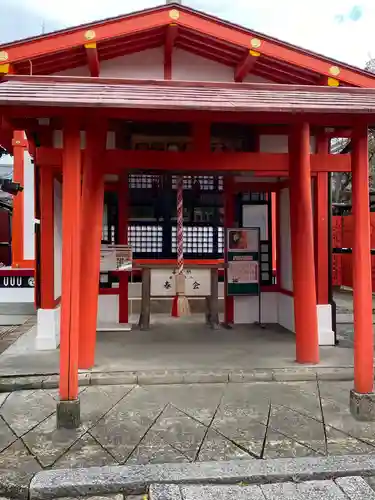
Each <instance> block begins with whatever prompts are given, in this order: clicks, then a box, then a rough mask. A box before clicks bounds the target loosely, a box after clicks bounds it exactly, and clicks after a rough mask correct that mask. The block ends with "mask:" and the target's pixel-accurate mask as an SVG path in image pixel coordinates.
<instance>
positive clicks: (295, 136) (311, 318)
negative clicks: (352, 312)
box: [289, 123, 319, 363]
mask: <svg viewBox="0 0 375 500" xmlns="http://www.w3.org/2000/svg"><path fill="white" fill-rule="evenodd" d="M289 152H290V226H291V248H292V272H293V293H294V324H295V331H296V359H297V362H298V363H318V362H319V343H318V319H317V309H316V287H315V266H314V233H313V216H312V199H311V174H310V128H309V125H308V124H307V123H302V124H301V125H300V126H296V127H293V129H292V131H291V134H290V136H289Z"/></svg>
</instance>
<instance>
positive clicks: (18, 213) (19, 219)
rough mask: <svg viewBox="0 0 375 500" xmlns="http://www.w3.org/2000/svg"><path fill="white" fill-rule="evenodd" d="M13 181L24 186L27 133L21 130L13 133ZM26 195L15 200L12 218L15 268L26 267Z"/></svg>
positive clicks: (20, 195) (13, 263) (21, 193)
mask: <svg viewBox="0 0 375 500" xmlns="http://www.w3.org/2000/svg"><path fill="white" fill-rule="evenodd" d="M12 145H13V157H14V165H13V180H14V182H19V183H20V184H21V186H23V185H24V171H23V170H24V154H25V151H26V148H27V140H26V137H25V133H24V132H23V131H21V130H15V131H14V133H13V141H12ZM23 203H24V194H23V192H22V191H21V192H19V193H18V194H17V196H14V198H13V217H12V265H13V267H24V266H23V262H24V256H23V246H24V241H23V240H24V234H23V223H24V220H23V219H24V213H23V210H24V208H23Z"/></svg>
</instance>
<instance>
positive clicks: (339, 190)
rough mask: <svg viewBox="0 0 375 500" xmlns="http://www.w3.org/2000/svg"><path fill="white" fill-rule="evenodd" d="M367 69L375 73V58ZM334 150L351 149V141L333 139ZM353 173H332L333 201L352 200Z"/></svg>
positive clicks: (373, 181)
mask: <svg viewBox="0 0 375 500" xmlns="http://www.w3.org/2000/svg"><path fill="white" fill-rule="evenodd" d="M365 69H366V70H367V71H370V72H371V73H375V59H373V58H371V59H369V61H368V62H367V63H366V65H365ZM368 142H369V187H370V189H371V188H374V187H375V128H370V129H369V136H368ZM331 150H332V152H335V153H338V154H344V153H349V152H350V151H351V141H350V139H347V138H338V139H335V140H334V141H332V144H331ZM351 185H352V175H351V173H339V172H335V173H334V174H333V175H332V201H333V203H348V202H349V203H350V201H351V187H352V186H351Z"/></svg>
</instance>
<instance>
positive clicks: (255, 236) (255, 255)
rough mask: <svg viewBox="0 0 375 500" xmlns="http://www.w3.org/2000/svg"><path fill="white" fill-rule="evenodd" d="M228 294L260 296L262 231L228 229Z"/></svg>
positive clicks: (254, 229) (256, 229)
mask: <svg viewBox="0 0 375 500" xmlns="http://www.w3.org/2000/svg"><path fill="white" fill-rule="evenodd" d="M226 250H227V251H226V256H227V270H226V272H227V294H228V295H259V294H260V286H259V261H260V230H259V228H258V227H256V228H242V229H228V231H227V239H226Z"/></svg>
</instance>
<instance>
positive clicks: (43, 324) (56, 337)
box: [35, 306, 60, 351]
mask: <svg viewBox="0 0 375 500" xmlns="http://www.w3.org/2000/svg"><path fill="white" fill-rule="evenodd" d="M59 345H60V306H58V307H56V308H55V309H38V312H37V334H36V339H35V348H36V350H37V351H48V350H52V349H57V348H58V346H59Z"/></svg>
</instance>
